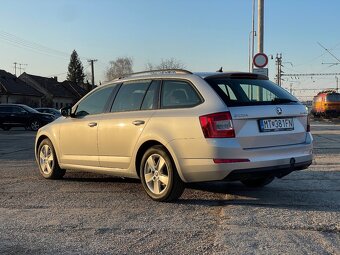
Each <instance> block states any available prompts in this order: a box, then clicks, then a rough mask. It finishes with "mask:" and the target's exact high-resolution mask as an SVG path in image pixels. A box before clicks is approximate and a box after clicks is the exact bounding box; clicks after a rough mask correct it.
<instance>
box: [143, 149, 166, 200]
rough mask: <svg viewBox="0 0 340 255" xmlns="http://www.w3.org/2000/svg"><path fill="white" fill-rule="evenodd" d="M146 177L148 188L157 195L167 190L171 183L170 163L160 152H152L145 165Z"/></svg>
mask: <svg viewBox="0 0 340 255" xmlns="http://www.w3.org/2000/svg"><path fill="white" fill-rule="evenodd" d="M144 178H145V183H146V185H147V187H148V189H149V190H150V191H151V192H152V193H153V194H156V195H160V194H162V193H163V192H165V190H166V187H167V186H168V183H169V172H168V165H167V163H166V161H165V159H164V158H163V157H162V156H161V155H159V154H152V155H150V156H149V157H148V159H147V160H146V162H145V165H144Z"/></svg>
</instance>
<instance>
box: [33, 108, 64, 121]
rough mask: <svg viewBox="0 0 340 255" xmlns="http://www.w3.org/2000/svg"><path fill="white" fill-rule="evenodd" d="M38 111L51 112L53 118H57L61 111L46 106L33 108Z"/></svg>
mask: <svg viewBox="0 0 340 255" xmlns="http://www.w3.org/2000/svg"><path fill="white" fill-rule="evenodd" d="M35 109H36V110H37V111H38V112H42V113H49V114H52V115H53V116H54V117H55V119H58V118H59V117H61V113H60V111H59V110H57V109H54V108H46V107H42V108H35Z"/></svg>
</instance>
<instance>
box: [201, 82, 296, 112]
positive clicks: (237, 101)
mask: <svg viewBox="0 0 340 255" xmlns="http://www.w3.org/2000/svg"><path fill="white" fill-rule="evenodd" d="M206 81H207V82H208V83H209V84H210V85H211V87H212V88H213V89H214V90H215V91H216V93H217V94H218V95H219V96H220V97H221V99H222V100H223V101H224V102H225V103H226V105H228V106H246V105H267V104H299V103H298V100H297V99H296V98H295V97H294V96H292V95H291V94H289V93H288V92H287V91H286V90H284V89H283V88H281V87H279V86H278V85H276V84H275V83H273V82H271V81H269V80H255V79H230V78H225V79H207V80H206Z"/></svg>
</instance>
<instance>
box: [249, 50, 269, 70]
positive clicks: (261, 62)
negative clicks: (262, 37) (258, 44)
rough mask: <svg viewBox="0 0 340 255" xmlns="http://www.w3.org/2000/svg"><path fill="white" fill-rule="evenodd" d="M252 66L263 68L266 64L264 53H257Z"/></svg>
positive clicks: (266, 58) (266, 59)
mask: <svg viewBox="0 0 340 255" xmlns="http://www.w3.org/2000/svg"><path fill="white" fill-rule="evenodd" d="M253 63H254V66H256V67H258V68H262V67H265V66H266V65H267V64H268V57H267V55H266V54H264V53H257V54H256V55H255V56H254V59H253Z"/></svg>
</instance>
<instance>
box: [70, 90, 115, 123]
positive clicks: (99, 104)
mask: <svg viewBox="0 0 340 255" xmlns="http://www.w3.org/2000/svg"><path fill="white" fill-rule="evenodd" d="M116 86H117V85H116V84H115V85H109V86H105V87H104V88H102V89H98V90H96V91H95V92H93V93H92V94H90V95H89V96H87V97H86V98H84V100H82V101H81V102H80V103H79V105H78V106H77V110H76V112H75V115H76V116H77V117H82V116H86V115H89V114H90V115H92V114H99V113H103V112H104V110H105V106H106V103H107V101H108V99H109V97H110V95H111V93H112V92H113V90H114V88H115V87H116Z"/></svg>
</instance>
